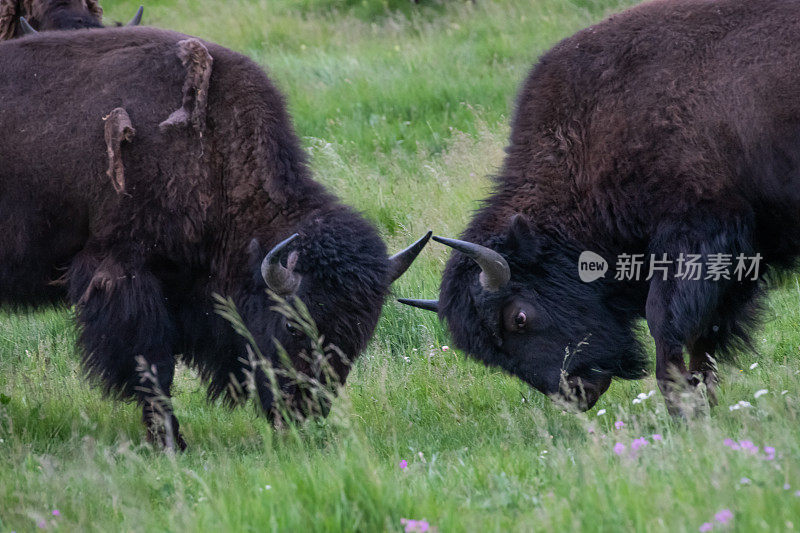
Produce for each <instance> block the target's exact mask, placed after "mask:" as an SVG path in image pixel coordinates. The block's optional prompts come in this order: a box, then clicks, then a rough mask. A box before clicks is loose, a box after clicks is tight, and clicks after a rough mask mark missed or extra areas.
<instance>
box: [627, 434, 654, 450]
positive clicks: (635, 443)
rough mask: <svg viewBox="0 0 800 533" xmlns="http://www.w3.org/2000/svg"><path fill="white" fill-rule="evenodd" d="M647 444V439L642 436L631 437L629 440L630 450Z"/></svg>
mask: <svg viewBox="0 0 800 533" xmlns="http://www.w3.org/2000/svg"><path fill="white" fill-rule="evenodd" d="M648 444H650V443H649V442H647V439H646V438H644V437H641V438H638V439H633V442H631V450H633V451H636V450H638V449H639V448H642V447H644V446H647V445H648Z"/></svg>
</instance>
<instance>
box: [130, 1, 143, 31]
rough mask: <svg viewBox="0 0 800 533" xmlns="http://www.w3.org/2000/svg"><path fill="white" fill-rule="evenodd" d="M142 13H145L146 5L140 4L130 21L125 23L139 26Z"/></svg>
mask: <svg viewBox="0 0 800 533" xmlns="http://www.w3.org/2000/svg"><path fill="white" fill-rule="evenodd" d="M142 13H144V6H139V9H137V10H136V14H135V15H134V16H133V18H132V19H131V21H130V22H128V23H127V24H125V25H126V26H138V25H139V23H141V22H142Z"/></svg>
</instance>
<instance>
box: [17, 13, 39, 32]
mask: <svg viewBox="0 0 800 533" xmlns="http://www.w3.org/2000/svg"><path fill="white" fill-rule="evenodd" d="M19 30H20V31H21V32H22V35H34V34H37V33H39V32H38V31H36V30H34V29H33V26H31V25H30V24H29V23H28V21H27V20H26V19H25V17H20V18H19Z"/></svg>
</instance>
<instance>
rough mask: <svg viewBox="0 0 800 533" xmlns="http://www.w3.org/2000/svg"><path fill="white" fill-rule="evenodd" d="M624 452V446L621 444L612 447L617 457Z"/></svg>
mask: <svg viewBox="0 0 800 533" xmlns="http://www.w3.org/2000/svg"><path fill="white" fill-rule="evenodd" d="M624 451H625V445H624V444H622V443H621V442H618V443H616V444H615V445H614V453H615V454H617V455H622V452H624Z"/></svg>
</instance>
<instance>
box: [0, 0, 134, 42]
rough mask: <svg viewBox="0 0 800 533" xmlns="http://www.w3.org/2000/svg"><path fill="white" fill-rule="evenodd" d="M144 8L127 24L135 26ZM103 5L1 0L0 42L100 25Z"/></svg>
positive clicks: (83, 0) (79, 0) (84, 0)
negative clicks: (43, 32) (51, 31)
mask: <svg viewBox="0 0 800 533" xmlns="http://www.w3.org/2000/svg"><path fill="white" fill-rule="evenodd" d="M143 10H144V8H143V7H141V6H140V7H139V10H138V11H137V12H136V15H134V17H133V19H131V21H130V22H128V26H138V25H139V22H141V20H142V12H143ZM102 27H103V8H102V7H100V4H99V3H98V2H97V0H66V1H65V0H0V41H5V40H8V39H13V38H14V37H19V36H21V35H27V34H29V33H35V32H36V31H49V30H78V29H83V28H102Z"/></svg>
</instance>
